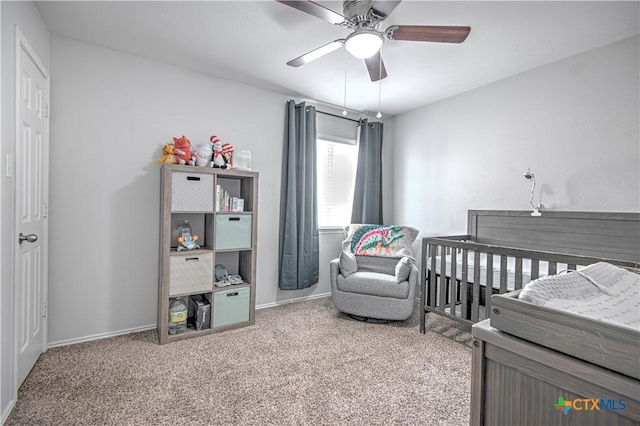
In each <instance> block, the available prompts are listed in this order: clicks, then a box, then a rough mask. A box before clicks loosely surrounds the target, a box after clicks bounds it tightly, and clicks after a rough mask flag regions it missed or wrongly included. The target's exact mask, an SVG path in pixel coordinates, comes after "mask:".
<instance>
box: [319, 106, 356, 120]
mask: <svg viewBox="0 0 640 426" xmlns="http://www.w3.org/2000/svg"><path fill="white" fill-rule="evenodd" d="M316 112H317V113H320V114H324V115H330V116H332V117H336V118H342V119H343V120H349V121H353V122H355V123H360V120H354V119H353V118H347V117H341V116H339V115H336V114H331V113H330V112H324V111H318V110H317V109H316Z"/></svg>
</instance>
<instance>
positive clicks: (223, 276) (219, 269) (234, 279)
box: [215, 263, 243, 287]
mask: <svg viewBox="0 0 640 426" xmlns="http://www.w3.org/2000/svg"><path fill="white" fill-rule="evenodd" d="M215 278H216V282H215V285H216V287H227V286H230V285H237V284H242V283H243V280H242V277H241V276H240V275H229V273H228V272H227V268H226V267H225V266H224V265H222V264H220V263H219V264H217V265H216V271H215Z"/></svg>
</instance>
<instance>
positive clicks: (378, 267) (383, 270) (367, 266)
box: [356, 256, 400, 275]
mask: <svg viewBox="0 0 640 426" xmlns="http://www.w3.org/2000/svg"><path fill="white" fill-rule="evenodd" d="M398 260H400V259H397V258H393V257H375V256H356V262H358V271H369V272H378V273H380V274H389V275H394V274H395V270H396V265H397V264H398Z"/></svg>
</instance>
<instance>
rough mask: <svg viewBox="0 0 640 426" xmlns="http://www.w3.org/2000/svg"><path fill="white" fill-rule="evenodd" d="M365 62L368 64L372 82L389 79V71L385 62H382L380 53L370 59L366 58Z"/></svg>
mask: <svg viewBox="0 0 640 426" xmlns="http://www.w3.org/2000/svg"><path fill="white" fill-rule="evenodd" d="M364 62H365V63H366V64H367V70H368V71H369V77H371V81H378V80H382V79H385V78H387V70H386V69H385V68H384V62H383V61H382V57H381V55H380V52H378V53H376V54H375V55H373V56H372V57H370V58H366V59H365V60H364Z"/></svg>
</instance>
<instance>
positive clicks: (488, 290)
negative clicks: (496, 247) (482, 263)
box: [484, 253, 493, 318]
mask: <svg viewBox="0 0 640 426" xmlns="http://www.w3.org/2000/svg"><path fill="white" fill-rule="evenodd" d="M492 294H493V253H487V281H486V285H485V287H484V316H485V318H489V316H490V315H491V295H492Z"/></svg>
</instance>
